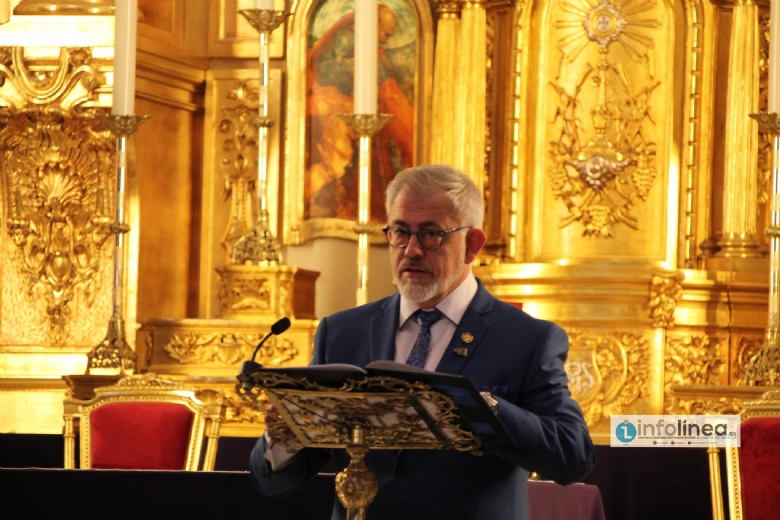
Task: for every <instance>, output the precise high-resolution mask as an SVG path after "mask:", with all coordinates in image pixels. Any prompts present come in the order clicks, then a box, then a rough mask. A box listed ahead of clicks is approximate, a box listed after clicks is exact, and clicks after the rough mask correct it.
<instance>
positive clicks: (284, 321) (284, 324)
mask: <svg viewBox="0 0 780 520" xmlns="http://www.w3.org/2000/svg"><path fill="white" fill-rule="evenodd" d="M289 328H290V318H288V317H287V316H285V317H284V318H281V319H280V320H279V321H277V322H276V323H274V324H273V325H271V332H269V333H268V334H266V335H265V337H264V338H263V339H261V340H260V343H258V344H257V346H256V347H255V351H254V352H253V353H252V362H253V363H254V361H255V357H257V353H258V352H259V351H260V347H262V346H263V343H265V342H266V341H267V340H268V338H270V337H271V336H278V335H279V334H281V333H282V332H284V331H286V330H287V329H289Z"/></svg>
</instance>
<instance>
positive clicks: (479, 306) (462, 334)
mask: <svg viewBox="0 0 780 520" xmlns="http://www.w3.org/2000/svg"><path fill="white" fill-rule="evenodd" d="M477 284H478V288H477V294H475V295H474V299H473V300H472V301H471V304H469V306H468V309H466V312H465V314H463V318H462V319H461V320H460V323H459V324H458V327H457V328H456V329H455V334H453V335H452V340H450V344H449V345H448V346H447V350H446V351H445V352H444V356H442V358H441V361H439V364H438V366H437V367H436V372H443V373H446V374H460V373H461V371H462V370H463V367H465V366H466V363H468V360H469V359H471V357H472V356H473V355H474V353H475V352H476V351H477V348H478V347H479V346H480V343H481V341H482V337H483V336H484V335H485V333H486V332H487V330H488V328H490V324H489V323H488V322H487V321H485V320H484V318H483V315H484V314H487V313H488V312H490V310H491V309H492V308H493V297H492V296H490V294H489V293H488V292H487V290H485V287H484V286H483V285H482V282H480V281H479V279H477ZM483 348H488V347H483Z"/></svg>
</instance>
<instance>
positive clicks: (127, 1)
mask: <svg viewBox="0 0 780 520" xmlns="http://www.w3.org/2000/svg"><path fill="white" fill-rule="evenodd" d="M114 13H115V25H114V103H113V107H112V109H111V113H113V114H117V115H133V114H134V113H135V52H136V33H137V31H138V0H116V3H115V8H114Z"/></svg>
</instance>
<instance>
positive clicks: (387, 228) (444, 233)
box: [382, 226, 474, 251]
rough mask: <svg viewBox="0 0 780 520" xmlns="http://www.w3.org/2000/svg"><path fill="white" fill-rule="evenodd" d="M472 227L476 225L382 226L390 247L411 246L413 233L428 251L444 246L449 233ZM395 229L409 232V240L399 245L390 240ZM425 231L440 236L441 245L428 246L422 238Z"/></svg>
mask: <svg viewBox="0 0 780 520" xmlns="http://www.w3.org/2000/svg"><path fill="white" fill-rule="evenodd" d="M472 227H474V226H460V227H456V228H452V229H433V228H420V229H418V230H417V231H412V230H411V229H408V228H405V227H403V226H385V227H383V228H382V233H383V234H384V235H385V240H386V241H387V244H388V245H389V246H390V247H395V248H397V249H405V248H407V247H409V243H410V242H411V241H412V235H414V236H416V237H417V242H419V243H420V247H421V248H423V249H425V250H426V251H436V250H437V249H439V248H440V247H441V246H442V244H444V239H445V238H447V235H449V234H451V233H455V232H456V231H460V230H461V229H471V228H472ZM394 229H395V230H403V231H405V232H406V233H408V237H407V238H408V240H407V241H406V243H405V244H404V245H401V246H397V245H395V244H393V243H392V242H390V237H389V236H388V233H389V232H390V231H392V230H394ZM423 231H427V232H432V233H434V234H435V235H436V236H438V237H439V245H438V246H436V247H427V246H426V245H425V244H424V243H423V240H422V239H421V238H420V233H422V232H423Z"/></svg>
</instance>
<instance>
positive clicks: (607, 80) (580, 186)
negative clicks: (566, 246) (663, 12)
mask: <svg viewBox="0 0 780 520" xmlns="http://www.w3.org/2000/svg"><path fill="white" fill-rule="evenodd" d="M653 7H654V2H652V1H641V0H640V1H639V2H637V3H632V2H631V1H630V0H629V1H625V2H621V1H620V0H615V2H614V3H612V2H610V1H609V0H601V1H600V2H594V1H592V0H568V1H566V2H564V3H563V4H562V6H561V8H560V9H559V11H558V15H557V19H556V24H557V27H558V29H559V30H560V31H561V32H562V33H563V34H564V36H563V37H562V38H561V39H560V40H559V42H558V48H559V49H560V51H561V60H560V65H559V69H558V72H557V77H556V82H551V83H550V86H551V87H552V89H553V90H554V91H555V94H556V96H557V99H558V103H557V106H556V108H555V112H554V114H552V116H553V123H554V124H556V125H557V127H556V128H558V130H556V135H557V140H556V141H554V142H551V143H550V154H551V157H552V162H551V166H550V167H549V169H548V171H547V174H548V176H549V179H550V183H551V188H552V191H553V194H554V195H555V197H556V198H559V199H561V200H562V201H563V202H564V203H565V205H566V207H567V209H568V214H567V215H565V216H564V217H563V218H562V219H561V222H560V226H561V227H566V226H568V225H570V224H572V223H574V222H580V223H581V224H582V225H583V226H584V231H583V235H584V236H597V237H605V238H608V237H611V236H612V227H613V226H614V225H615V224H617V223H622V224H625V225H627V226H629V227H630V228H632V229H638V227H639V223H638V221H637V219H636V218H635V217H634V216H632V215H631V210H632V208H633V207H634V205H635V204H637V203H638V202H639V201H644V200H646V199H647V196H648V194H649V192H650V189H651V188H652V186H653V182H654V180H655V177H656V175H657V173H658V170H657V166H656V143H655V142H654V141H653V140H652V139H651V138H650V137H649V136H648V131H647V129H648V127H650V126H651V125H654V124H655V121H654V120H653V116H652V114H651V108H652V99H653V92H654V91H655V89H656V88H657V87H658V86H659V85H660V82H658V81H656V80H655V79H654V66H653V60H652V57H651V56H650V51H651V50H652V49H653V47H654V43H653V39H652V37H653V36H654V34H653V33H654V31H653V30H654V29H655V28H657V27H658V26H659V25H660V23H659V22H658V21H657V20H654V19H652V18H648V17H647V14H646V13H647V11H649V10H650V9H652V8H653ZM593 45H596V46H598V60H597V61H596V62H591V63H584V66H583V63H581V62H582V59H579V60H578V58H581V55H582V52H583V51H584V50H585V49H586V48H589V47H591V46H593ZM613 46H620V47H621V48H622V51H623V52H625V53H626V54H627V55H628V56H629V57H630V58H631V59H632V60H633V61H634V62H635V64H636V69H635V70H642V71H643V75H644V76H645V77H646V78H648V81H645V82H638V81H636V75H635V74H634V73H632V74H626V71H625V69H624V67H623V64H622V63H620V62H619V61H615V60H614V59H610V51H611V49H612V47H613ZM575 62H576V63H575ZM575 65H576V66H575ZM570 74H575V75H577V78H576V80H575V81H574V82H573V83H572V85H571V86H564V85H563V84H562V83H561V82H560V81H561V78H562V77H565V76H568V75H570ZM636 83H639V84H636ZM586 87H593V88H595V89H596V92H597V93H596V96H595V98H593V97H592V96H590V95H589V92H586V90H587V89H586ZM586 117H587V119H586Z"/></svg>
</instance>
